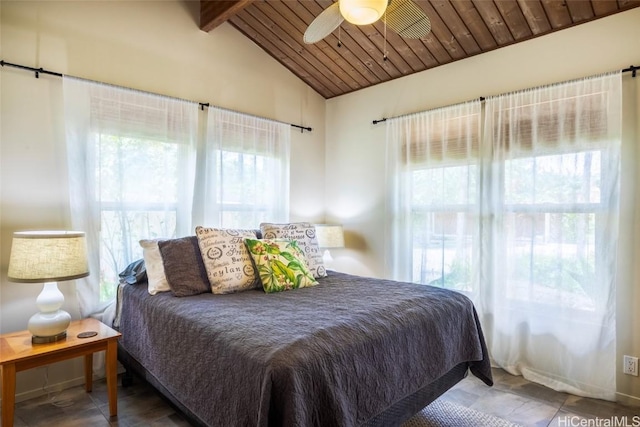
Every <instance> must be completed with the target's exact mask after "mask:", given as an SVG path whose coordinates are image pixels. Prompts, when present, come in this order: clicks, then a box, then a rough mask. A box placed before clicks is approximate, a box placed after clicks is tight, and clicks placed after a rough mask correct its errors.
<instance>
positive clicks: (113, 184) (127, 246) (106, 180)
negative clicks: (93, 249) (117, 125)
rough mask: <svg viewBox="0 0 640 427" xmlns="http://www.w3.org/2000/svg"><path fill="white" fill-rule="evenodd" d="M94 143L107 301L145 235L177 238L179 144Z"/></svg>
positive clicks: (102, 139)
mask: <svg viewBox="0 0 640 427" xmlns="http://www.w3.org/2000/svg"><path fill="white" fill-rule="evenodd" d="M94 144H95V150H96V153H97V161H98V165H97V166H98V167H97V171H96V172H97V173H96V188H97V189H98V194H97V196H98V204H99V206H100V301H109V300H111V299H112V298H113V297H115V290H116V285H117V283H118V280H119V277H118V273H119V272H121V271H122V270H124V268H125V267H126V266H127V265H128V264H129V263H130V262H131V261H133V260H136V259H139V258H142V248H141V247H140V245H139V243H138V242H139V241H140V240H141V239H149V238H156V237H163V238H169V237H175V236H176V223H177V217H178V203H179V198H178V192H179V191H180V188H179V179H178V176H179V174H178V171H179V167H178V160H179V156H178V145H177V144H174V143H170V142H169V143H168V142H163V141H157V140H156V141H154V140H145V139H140V138H128V137H118V136H114V135H101V134H96V135H94ZM158 171H162V172H161V173H158Z"/></svg>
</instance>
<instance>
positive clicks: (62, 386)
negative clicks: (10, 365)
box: [16, 377, 84, 403]
mask: <svg viewBox="0 0 640 427" xmlns="http://www.w3.org/2000/svg"><path fill="white" fill-rule="evenodd" d="M83 384H84V377H78V378H73V379H71V380H67V381H62V382H59V383H56V384H51V385H50V386H48V387H45V388H42V387H40V388H37V389H35V390H28V391H23V392H22V393H18V394H16V403H19V402H24V401H25V400H29V399H33V398H36V397H40V396H45V395H47V394H49V393H59V392H61V391H62V390H66V389H68V388H72V387H76V386H79V385H83Z"/></svg>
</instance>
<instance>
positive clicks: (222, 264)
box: [196, 226, 260, 294]
mask: <svg viewBox="0 0 640 427" xmlns="http://www.w3.org/2000/svg"><path fill="white" fill-rule="evenodd" d="M196 236H197V237H198V245H199V246H200V252H201V254H202V261H203V262H204V267H205V269H206V271H207V278H208V279H209V283H210V284H211V292H212V293H214V294H229V293H233V292H240V291H245V290H247V289H254V288H257V287H260V281H259V280H258V278H257V276H256V273H255V269H254V267H253V262H252V261H251V255H249V252H248V251H247V247H246V245H245V244H244V239H246V238H249V239H255V238H257V236H256V232H255V230H234V229H227V228H205V227H202V226H198V227H196Z"/></svg>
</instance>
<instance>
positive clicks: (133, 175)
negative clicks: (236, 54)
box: [63, 76, 198, 317]
mask: <svg viewBox="0 0 640 427" xmlns="http://www.w3.org/2000/svg"><path fill="white" fill-rule="evenodd" d="M63 96H64V120H65V131H66V141H67V153H68V170H69V191H70V196H69V197H70V203H71V217H72V226H73V227H74V228H76V229H78V230H81V231H84V232H86V235H87V245H88V253H89V257H90V271H91V275H90V276H89V277H87V278H86V279H82V280H79V281H78V284H77V293H78V299H79V302H80V312H81V314H82V316H83V317H84V316H89V315H94V314H95V313H98V312H100V311H102V310H103V309H104V308H105V307H106V306H107V305H108V304H109V303H110V302H111V301H112V300H113V297H114V296H115V290H116V285H117V283H118V273H119V272H120V271H122V270H123V269H124V268H125V267H126V266H127V265H128V264H129V263H130V262H132V261H134V260H136V259H139V258H141V257H142V251H141V249H140V246H139V244H138V241H139V240H140V239H142V238H153V237H172V236H176V235H187V234H192V223H191V216H192V204H193V200H192V199H193V188H194V176H195V155H196V140H197V120H198V104H196V103H192V102H186V101H181V100H176V99H172V98H167V97H162V96H158V95H153V94H149V93H145V92H138V91H134V90H130V89H125V88H120V87H115V86H109V85H105V84H100V83H95V82H90V81H86V80H81V79H76V78H72V77H67V76H65V77H63Z"/></svg>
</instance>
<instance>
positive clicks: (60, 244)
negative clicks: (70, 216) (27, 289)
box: [8, 231, 89, 283]
mask: <svg viewBox="0 0 640 427" xmlns="http://www.w3.org/2000/svg"><path fill="white" fill-rule="evenodd" d="M88 275H89V265H88V262H87V249H86V241H85V235H84V233H83V232H80V231H19V232H16V233H14V234H13V242H12V245H11V256H10V258H9V274H8V278H9V280H10V281H12V282H23V283H42V282H59V281H63V280H73V279H79V278H81V277H86V276H88Z"/></svg>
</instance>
